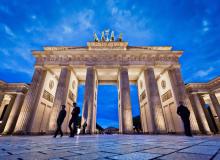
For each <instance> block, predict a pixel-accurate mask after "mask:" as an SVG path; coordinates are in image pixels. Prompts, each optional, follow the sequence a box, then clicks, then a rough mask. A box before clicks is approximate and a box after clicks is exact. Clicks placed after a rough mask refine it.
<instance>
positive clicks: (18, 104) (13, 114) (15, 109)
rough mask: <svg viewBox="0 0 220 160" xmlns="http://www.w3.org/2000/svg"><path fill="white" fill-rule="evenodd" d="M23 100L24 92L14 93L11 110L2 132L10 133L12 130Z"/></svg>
mask: <svg viewBox="0 0 220 160" xmlns="http://www.w3.org/2000/svg"><path fill="white" fill-rule="evenodd" d="M23 100H24V94H23V93H18V94H17V95H16V98H15V101H14V103H13V106H12V109H11V112H10V114H9V117H8V121H7V123H6V126H5V129H4V132H3V133H4V134H11V133H12V132H13V130H14V127H15V125H16V122H17V119H18V116H19V113H20V110H21V105H22V102H23Z"/></svg>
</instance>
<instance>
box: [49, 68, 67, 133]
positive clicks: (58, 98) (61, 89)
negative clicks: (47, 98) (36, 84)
mask: <svg viewBox="0 0 220 160" xmlns="http://www.w3.org/2000/svg"><path fill="white" fill-rule="evenodd" d="M70 75H71V69H70V68H69V67H68V66H61V72H60V77H59V81H58V84H57V89H56V94H55V98H54V103H53V108H52V112H51V115H50V120H49V131H50V132H51V131H54V130H55V129H56V122H57V116H58V114H59V112H60V109H61V105H66V100H67V94H68V88H69V80H70Z"/></svg>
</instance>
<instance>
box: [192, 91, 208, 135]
mask: <svg viewBox="0 0 220 160" xmlns="http://www.w3.org/2000/svg"><path fill="white" fill-rule="evenodd" d="M190 101H191V103H192V105H193V110H194V113H195V116H196V119H197V123H198V126H199V130H200V131H201V132H202V133H204V134H210V133H211V132H210V128H209V124H208V121H207V119H206V116H205V113H204V109H203V106H202V104H201V99H200V97H199V95H198V94H190Z"/></svg>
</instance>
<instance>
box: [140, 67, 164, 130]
mask: <svg viewBox="0 0 220 160" xmlns="http://www.w3.org/2000/svg"><path fill="white" fill-rule="evenodd" d="M144 79H145V85H146V92H147V97H148V107H149V111H150V114H149V116H150V117H149V121H148V129H149V132H152V133H163V132H164V133H165V132H166V126H165V120H164V115H163V111H162V105H161V101H160V95H159V90H158V86H157V81H156V79H155V74H154V68H153V67H148V68H147V69H145V70H144Z"/></svg>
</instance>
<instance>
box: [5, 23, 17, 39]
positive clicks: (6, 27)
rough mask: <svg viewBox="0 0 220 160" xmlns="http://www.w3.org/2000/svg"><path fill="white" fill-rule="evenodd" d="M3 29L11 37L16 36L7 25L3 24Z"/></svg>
mask: <svg viewBox="0 0 220 160" xmlns="http://www.w3.org/2000/svg"><path fill="white" fill-rule="evenodd" d="M4 29H5V33H6V34H7V35H9V36H11V37H16V36H15V34H14V32H13V31H12V30H11V29H10V28H9V27H8V26H7V25H4Z"/></svg>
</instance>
